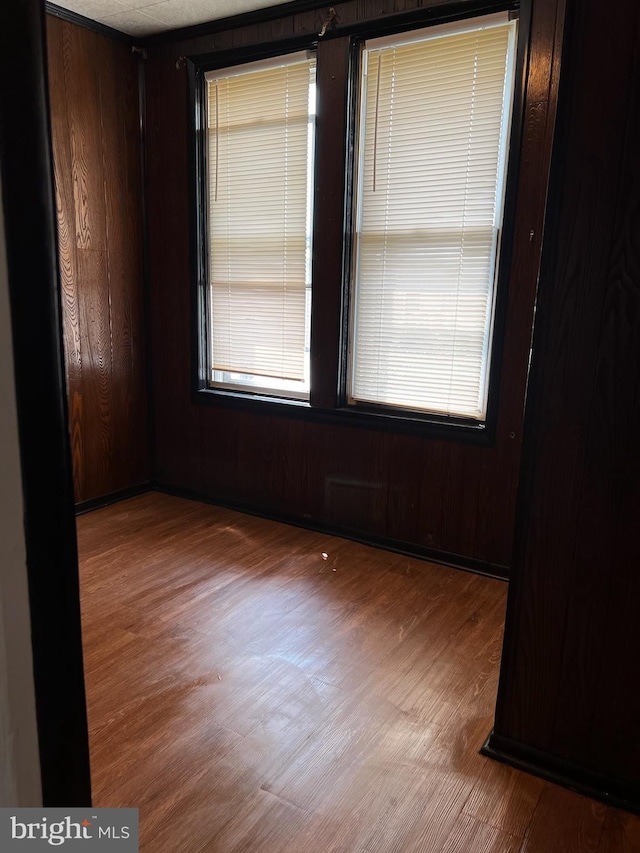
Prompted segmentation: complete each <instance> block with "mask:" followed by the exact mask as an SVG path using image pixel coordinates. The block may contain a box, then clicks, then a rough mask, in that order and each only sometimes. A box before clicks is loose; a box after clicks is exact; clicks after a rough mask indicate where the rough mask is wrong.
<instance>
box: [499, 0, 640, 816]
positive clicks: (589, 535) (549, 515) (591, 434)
mask: <svg viewBox="0 0 640 853" xmlns="http://www.w3.org/2000/svg"><path fill="white" fill-rule="evenodd" d="M621 22H624V26H621ZM638 55H640V7H638V4H637V3H636V2H635V0H622V2H621V3H619V4H617V5H616V10H615V15H612V14H611V10H610V9H606V8H605V7H603V5H602V4H601V3H599V2H596V0H581V2H577V0H573V2H571V3H570V15H569V18H568V21H567V43H566V46H565V50H564V58H563V77H562V90H561V100H560V107H559V121H558V131H557V139H556V155H555V160H554V169H553V173H552V184H551V186H552V191H551V197H550V199H551V201H550V211H549V219H548V227H547V231H546V239H545V250H544V252H545V254H544V261H543V271H542V275H541V281H540V289H539V300H538V322H537V327H536V336H535V343H534V355H533V367H532V378H531V388H530V399H529V403H528V410H527V436H526V440H525V451H524V457H523V474H522V485H521V493H520V504H519V510H518V519H519V523H518V531H519V532H518V536H517V547H516V552H515V553H516V560H515V567H514V573H515V574H514V580H513V583H512V589H511V592H510V600H509V610H508V618H507V633H506V638H505V652H504V659H503V660H504V663H503V672H502V677H501V687H500V693H499V699H498V709H497V718H496V734H497V735H499V736H500V737H503V738H507V739H509V740H510V741H512V742H514V743H517V744H523V745H525V746H527V747H535V748H536V749H538V750H541V751H543V752H544V753H545V754H547V755H551V756H553V757H554V758H558V759H562V760H564V761H566V762H569V763H570V764H571V765H572V766H574V767H577V768H586V769H587V770H591V771H597V772H599V773H603V774H606V775H607V776H610V777H611V778H613V779H615V780H618V781H619V782H622V783H624V784H626V785H627V786H628V787H627V790H628V791H629V792H633V791H635V800H636V802H637V804H638V806H640V738H639V736H638V721H639V720H640V677H639V672H640V670H639V668H638V661H639V660H640V632H638V629H637V619H638V614H637V610H638V602H639V601H640V572H639V571H638V568H639V564H638V556H637V531H638V528H639V525H640V443H639V441H638V423H639V421H638V418H639V416H640V161H639V160H638V151H640V66H639V65H638Z"/></svg>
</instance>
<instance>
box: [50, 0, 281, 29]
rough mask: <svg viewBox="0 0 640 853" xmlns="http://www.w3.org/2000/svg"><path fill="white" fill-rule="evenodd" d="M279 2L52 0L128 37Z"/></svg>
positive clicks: (249, 0)
mask: <svg viewBox="0 0 640 853" xmlns="http://www.w3.org/2000/svg"><path fill="white" fill-rule="evenodd" d="M279 2H284V0H55V5H56V6H61V7H62V8H63V9H69V10H71V11H72V12H77V13H78V14H79V15H84V17H85V18H91V20H93V21H99V22H100V23H101V24H106V25H107V26H108V27H113V29H115V30H120V31H121V32H123V33H127V34H128V35H130V36H150V35H153V34H154V33H161V32H164V31H166V30H175V29H178V28H179V27H190V26H192V25H194V24H204V23H206V22H207V21H215V20H217V19H218V18H227V17H228V16H229V15H238V14H240V13H241V12H251V11H253V10H255V9H263V8H264V7H265V6H277V5H278V3H279Z"/></svg>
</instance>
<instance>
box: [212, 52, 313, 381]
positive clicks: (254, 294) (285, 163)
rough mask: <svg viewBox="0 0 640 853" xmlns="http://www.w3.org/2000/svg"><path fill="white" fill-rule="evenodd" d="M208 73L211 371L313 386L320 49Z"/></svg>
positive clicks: (223, 377) (221, 376)
mask: <svg viewBox="0 0 640 853" xmlns="http://www.w3.org/2000/svg"><path fill="white" fill-rule="evenodd" d="M205 79H206V83H207V95H208V98H207V101H208V110H207V113H208V121H207V125H208V128H207V133H208V185H209V206H208V228H209V235H208V236H209V245H208V250H209V339H210V370H211V374H210V382H211V384H214V385H215V384H223V385H228V384H230V385H235V386H240V387H247V388H250V389H252V390H256V389H260V388H262V389H267V390H271V391H274V390H276V391H278V393H282V394H284V395H293V396H305V395H308V388H309V366H308V362H309V327H310V319H309V313H310V287H311V278H310V269H311V263H310V252H311V205H312V199H311V194H312V186H313V183H312V171H313V170H312V160H313V120H314V115H315V110H314V106H313V100H314V98H315V59H314V58H312V57H309V56H307V54H306V53H305V54H302V55H301V54H298V55H295V56H292V57H284V58H283V57H280V58H278V59H275V60H267V61H265V62H260V63H251V64H250V65H246V66H238V67H237V68H234V69H231V70H229V69H227V70H225V71H224V72H209V73H207V74H206V75H205Z"/></svg>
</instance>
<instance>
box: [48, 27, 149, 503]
mask: <svg viewBox="0 0 640 853" xmlns="http://www.w3.org/2000/svg"><path fill="white" fill-rule="evenodd" d="M47 38H48V55H49V87H50V99H51V123H52V140H53V153H54V164H55V183H56V203H57V211H58V244H59V256H60V273H61V280H62V291H63V326H64V343H65V354H66V366H67V387H68V396H69V413H70V429H71V445H72V451H73V472H74V487H75V497H76V501H79V502H80V501H86V500H92V499H95V498H98V497H101V496H103V495H107V494H111V493H113V492H117V491H120V490H123V489H127V488H130V487H132V486H135V485H138V484H140V483H143V482H146V481H147V480H149V478H150V471H149V447H148V427H147V387H146V386H147V383H146V375H145V369H146V368H145V355H144V346H145V342H144V323H143V316H144V314H143V302H142V300H143V283H142V245H143V244H142V228H141V211H142V193H141V175H140V134H139V117H138V83H137V80H138V73H137V60H136V58H135V57H134V56H133V55H132V53H131V49H130V47H128V46H127V45H125V44H122V43H120V42H115V41H112V40H111V39H109V38H106V37H104V36H101V35H98V34H96V33H94V32H91V31H90V30H87V29H84V28H83V27H79V26H76V25H75V24H71V23H69V22H66V21H63V20H61V19H59V18H55V17H52V16H49V17H48V20H47Z"/></svg>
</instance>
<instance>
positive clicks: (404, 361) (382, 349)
mask: <svg viewBox="0 0 640 853" xmlns="http://www.w3.org/2000/svg"><path fill="white" fill-rule="evenodd" d="M515 46H516V23H515V21H508V19H507V16H506V14H505V15H499V16H494V15H492V16H490V17H488V18H482V19H480V18H476V19H475V20H474V21H465V22H461V23H458V24H453V25H447V26H443V27H438V28H433V29H431V30H430V31H428V32H427V33H426V35H425V31H423V33H422V34H421V37H420V38H418V37H417V36H415V35H414V37H413V40H411V41H407V36H404V43H403V37H402V36H395V39H380V40H378V41H377V42H368V43H367V45H366V49H365V51H364V56H363V82H362V91H361V99H362V100H361V104H362V107H361V128H360V142H359V145H360V154H359V164H358V187H357V198H358V205H357V211H356V222H357V225H356V261H355V264H356V267H355V287H354V294H353V307H354V310H353V311H352V338H351V366H350V397H351V399H352V400H355V401H366V402H373V403H379V404H386V405H391V406H402V407H404V408H409V409H416V410H423V411H431V412H436V413H440V414H451V415H457V416H464V417H471V418H475V419H478V420H481V419H483V418H484V416H485V413H486V396H487V384H488V362H489V355H490V343H491V331H492V319H493V307H494V281H495V273H496V269H495V267H496V256H497V249H498V244H499V235H500V227H501V219H502V205H503V194H504V173H505V169H506V156H507V148H508V138H509V124H510V113H511V99H512V90H513V77H514V59H515V56H514V54H515Z"/></svg>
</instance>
